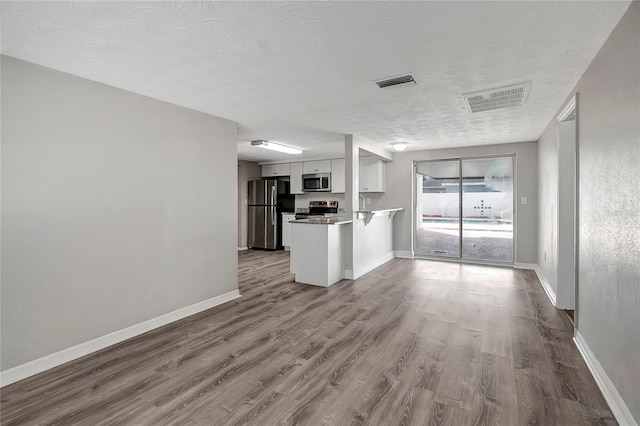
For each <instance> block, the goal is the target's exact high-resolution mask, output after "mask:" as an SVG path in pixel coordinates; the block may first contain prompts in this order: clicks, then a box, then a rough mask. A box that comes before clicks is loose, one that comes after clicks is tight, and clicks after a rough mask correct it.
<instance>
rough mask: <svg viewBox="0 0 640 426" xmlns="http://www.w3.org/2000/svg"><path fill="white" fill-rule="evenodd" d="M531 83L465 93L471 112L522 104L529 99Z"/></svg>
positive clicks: (465, 99)
mask: <svg viewBox="0 0 640 426" xmlns="http://www.w3.org/2000/svg"><path fill="white" fill-rule="evenodd" d="M530 86H531V83H523V84H518V85H516V86H510V87H502V88H500V89H493V90H487V91H484V92H477V93H470V94H468V95H464V102H465V104H466V106H467V110H468V111H469V114H474V113H477V112H484V111H493V110H496V109H502V108H511V107H516V106H522V105H524V103H525V102H526V101H527V96H528V95H529V87H530Z"/></svg>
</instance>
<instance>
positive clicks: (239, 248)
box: [238, 247, 249, 251]
mask: <svg viewBox="0 0 640 426" xmlns="http://www.w3.org/2000/svg"><path fill="white" fill-rule="evenodd" d="M241 250H249V247H238V251H241Z"/></svg>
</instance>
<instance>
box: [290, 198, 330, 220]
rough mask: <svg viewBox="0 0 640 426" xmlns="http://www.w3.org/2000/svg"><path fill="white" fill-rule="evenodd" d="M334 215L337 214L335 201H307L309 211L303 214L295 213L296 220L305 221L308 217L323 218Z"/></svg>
mask: <svg viewBox="0 0 640 426" xmlns="http://www.w3.org/2000/svg"><path fill="white" fill-rule="evenodd" d="M336 214H338V202H337V201H330V200H323V201H309V211H308V212H305V213H302V212H296V219H306V218H308V217H310V216H325V215H336Z"/></svg>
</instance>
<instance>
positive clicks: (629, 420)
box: [573, 330, 638, 426]
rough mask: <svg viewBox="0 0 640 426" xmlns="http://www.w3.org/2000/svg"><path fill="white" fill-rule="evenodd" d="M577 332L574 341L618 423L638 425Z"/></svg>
mask: <svg viewBox="0 0 640 426" xmlns="http://www.w3.org/2000/svg"><path fill="white" fill-rule="evenodd" d="M575 334H576V335H575V337H574V338H573V341H574V342H576V346H577V347H578V350H579V351H580V354H582V358H584V361H585V362H586V363H587V367H589V371H591V375H592V376H593V378H594V379H595V381H596V383H597V384H598V387H599V388H600V391H601V392H602V395H603V396H604V399H605V400H606V401H607V404H609V408H611V412H612V413H613V415H614V416H615V418H616V420H617V421H618V423H619V424H621V425H625V426H638V423H637V422H636V421H635V420H634V418H633V416H632V415H631V412H630V411H629V409H628V408H627V405H626V404H625V403H624V400H623V399H622V397H620V394H619V393H618V391H617V390H616V388H615V386H614V385H613V383H611V380H610V379H609V376H607V373H606V372H605V371H604V369H603V368H602V365H600V362H599V361H598V359H597V358H596V356H595V355H594V354H593V352H591V348H590V347H589V345H588V344H587V341H586V340H585V339H584V337H583V336H582V334H580V332H579V331H578V330H576V333H575Z"/></svg>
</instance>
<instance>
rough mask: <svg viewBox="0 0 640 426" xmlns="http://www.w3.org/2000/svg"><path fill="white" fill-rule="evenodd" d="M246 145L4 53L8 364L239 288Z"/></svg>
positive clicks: (215, 123) (180, 115) (233, 132)
mask: <svg viewBox="0 0 640 426" xmlns="http://www.w3.org/2000/svg"><path fill="white" fill-rule="evenodd" d="M236 141H237V128H236V123H234V122H232V121H228V120H224V119H221V118H217V117H214V116H211V115H207V114H203V113H199V112H196V111H192V110H189V109H186V108H181V107H178V106H175V105H171V104H167V103H164V102H160V101H157V100H154V99H151V98H147V97H143V96H139V95H135V94H133V93H129V92H126V91H123V90H119V89H116V88H113V87H109V86H106V85H102V84H99V83H95V82H92V81H89V80H85V79H82V78H78V77H74V76H71V75H69V74H64V73H60V72H57V71H53V70H51V69H47V68H43V67H40V66H37V65H33V64H30V63H27V62H23V61H19V60H16V59H13V58H10V57H6V56H2V294H1V296H2V317H1V318H2V326H1V327H2V328H1V331H2V365H1V369H2V370H3V371H4V370H6V369H9V368H12V367H15V366H18V365H21V364H23V363H26V362H28V361H31V360H34V359H37V358H40V357H43V356H45V355H48V354H51V353H54V352H57V351H60V350H62V349H66V348H69V347H71V346H74V345H77V344H80V343H82V342H85V341H88V340H91V339H94V338H97V337H100V336H103V335H105V334H107V333H110V332H113V331H116V330H120V329H123V328H125V327H128V326H131V325H134V324H137V323H140V322H142V321H145V320H149V319H151V318H155V317H158V316H159V315H162V314H165V313H168V312H170V311H173V310H176V309H179V308H182V307H185V306H189V305H192V304H194V303H197V302H200V301H203V300H206V299H209V298H212V297H214V296H217V295H221V294H224V293H227V292H230V291H233V290H235V289H237V252H236V242H237V235H236V221H237V213H236V208H235V206H236V200H237V188H236V179H237V170H236V157H237V146H236Z"/></svg>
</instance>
